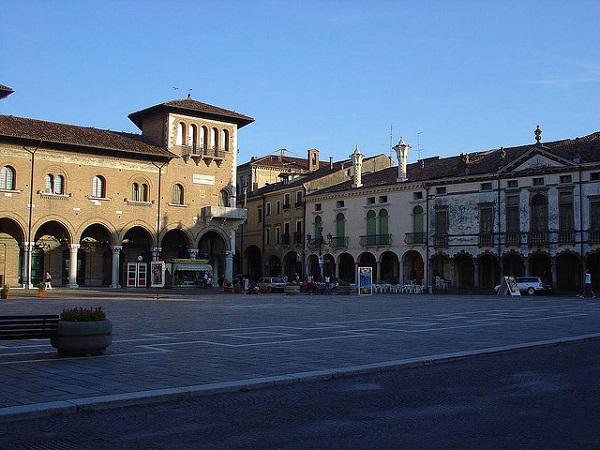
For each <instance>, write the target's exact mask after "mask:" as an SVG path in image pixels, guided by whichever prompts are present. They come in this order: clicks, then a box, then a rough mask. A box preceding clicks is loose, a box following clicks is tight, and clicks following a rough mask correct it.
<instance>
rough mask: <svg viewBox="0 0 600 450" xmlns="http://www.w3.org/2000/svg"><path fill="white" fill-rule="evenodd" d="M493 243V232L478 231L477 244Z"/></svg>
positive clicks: (489, 244) (489, 245) (485, 245)
mask: <svg viewBox="0 0 600 450" xmlns="http://www.w3.org/2000/svg"><path fill="white" fill-rule="evenodd" d="M493 245H494V234H493V233H480V234H479V246H480V247H492V246H493Z"/></svg>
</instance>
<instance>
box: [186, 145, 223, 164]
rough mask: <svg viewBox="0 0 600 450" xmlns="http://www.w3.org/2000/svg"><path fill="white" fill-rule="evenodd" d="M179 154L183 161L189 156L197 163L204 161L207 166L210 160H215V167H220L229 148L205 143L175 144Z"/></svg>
mask: <svg viewBox="0 0 600 450" xmlns="http://www.w3.org/2000/svg"><path fill="white" fill-rule="evenodd" d="M175 148H177V149H179V152H180V155H181V157H182V158H183V160H184V161H185V162H188V160H189V159H190V158H192V160H193V161H194V163H196V165H198V164H199V163H200V161H204V163H205V164H206V166H207V167H208V166H209V165H210V163H211V162H213V161H214V162H215V163H216V164H217V167H221V163H222V162H223V161H224V160H225V157H226V155H227V153H229V150H227V149H225V148H216V147H207V146H205V145H176V146H175Z"/></svg>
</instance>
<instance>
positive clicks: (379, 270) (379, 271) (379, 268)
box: [375, 261, 381, 284]
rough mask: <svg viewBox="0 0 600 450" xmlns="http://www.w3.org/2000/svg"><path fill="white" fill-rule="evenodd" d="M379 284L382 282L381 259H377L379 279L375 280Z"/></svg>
mask: <svg viewBox="0 0 600 450" xmlns="http://www.w3.org/2000/svg"><path fill="white" fill-rule="evenodd" d="M375 282H376V283H377V284H379V283H380V282H381V261H377V280H375Z"/></svg>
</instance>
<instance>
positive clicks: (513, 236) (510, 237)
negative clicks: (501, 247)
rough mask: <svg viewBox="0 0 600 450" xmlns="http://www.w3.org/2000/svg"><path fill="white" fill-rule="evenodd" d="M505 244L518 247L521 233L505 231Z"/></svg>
mask: <svg viewBox="0 0 600 450" xmlns="http://www.w3.org/2000/svg"><path fill="white" fill-rule="evenodd" d="M506 245H507V246H509V247H518V246H520V245H521V233H520V232H518V231H508V232H506Z"/></svg>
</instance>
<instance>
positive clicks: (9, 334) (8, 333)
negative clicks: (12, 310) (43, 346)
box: [0, 314, 58, 340]
mask: <svg viewBox="0 0 600 450" xmlns="http://www.w3.org/2000/svg"><path fill="white" fill-rule="evenodd" d="M57 329H58V314H46V315H36V316H0V340H15V339H46V338H51V337H52V336H54V335H55V334H56V332H57Z"/></svg>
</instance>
